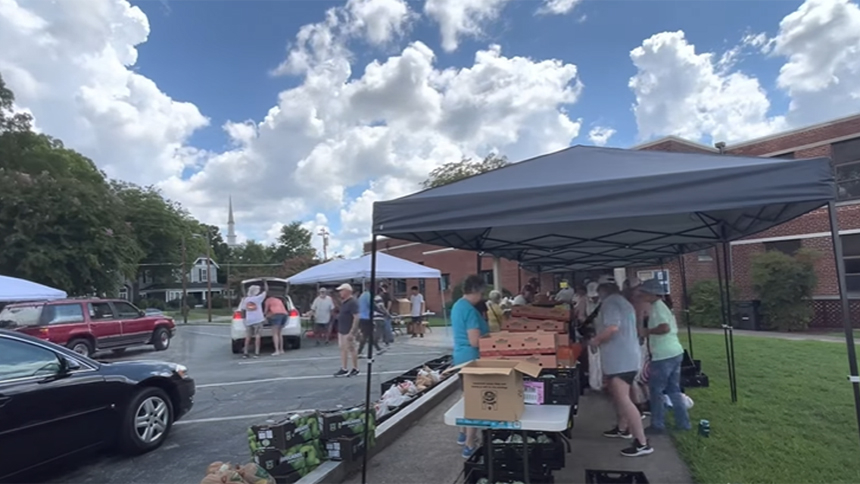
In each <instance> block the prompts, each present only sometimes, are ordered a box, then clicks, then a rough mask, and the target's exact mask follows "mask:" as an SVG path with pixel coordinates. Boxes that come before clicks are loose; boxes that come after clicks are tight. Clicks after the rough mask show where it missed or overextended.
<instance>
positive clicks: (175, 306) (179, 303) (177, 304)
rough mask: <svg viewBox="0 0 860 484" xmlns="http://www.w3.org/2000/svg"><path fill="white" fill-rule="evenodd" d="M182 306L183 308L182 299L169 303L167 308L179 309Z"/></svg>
mask: <svg viewBox="0 0 860 484" xmlns="http://www.w3.org/2000/svg"><path fill="white" fill-rule="evenodd" d="M180 306H182V298H181V297H178V298H176V299H171V300H170V301H167V307H168V308H170V309H179V307H180Z"/></svg>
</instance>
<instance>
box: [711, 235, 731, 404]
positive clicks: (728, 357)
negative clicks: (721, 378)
mask: <svg viewBox="0 0 860 484" xmlns="http://www.w3.org/2000/svg"><path fill="white" fill-rule="evenodd" d="M715 255H716V262H717V285H718V286H719V289H720V317H721V318H722V320H723V338H724V339H725V342H726V368H727V370H728V376H729V391H730V394H731V396H734V390H733V388H734V383H733V382H734V380H735V378H734V375H733V374H732V362H731V351H730V350H729V329H728V328H729V325H728V320H727V319H726V294H725V288H724V287H723V271H722V267H721V264H720V260H721V257H720V249H719V248H717V250H716V251H715ZM732 402H734V399H732Z"/></svg>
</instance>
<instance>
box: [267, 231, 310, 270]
mask: <svg viewBox="0 0 860 484" xmlns="http://www.w3.org/2000/svg"><path fill="white" fill-rule="evenodd" d="M312 237H313V234H311V231H310V230H308V229H306V228H304V227H302V224H301V222H292V223H290V224H288V225H284V226H283V227H281V234H280V235H279V236H278V241H277V242H276V243H275V250H274V253H273V254H272V256H273V258H274V261H275V262H283V261H286V260H290V259H303V258H313V257H314V256H315V255H316V250H315V249H314V248H313V246H312V245H311V238H312Z"/></svg>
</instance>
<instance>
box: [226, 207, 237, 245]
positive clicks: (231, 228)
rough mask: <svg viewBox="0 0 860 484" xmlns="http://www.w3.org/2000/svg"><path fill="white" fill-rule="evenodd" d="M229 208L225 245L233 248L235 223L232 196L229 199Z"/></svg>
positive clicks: (234, 243)
mask: <svg viewBox="0 0 860 484" xmlns="http://www.w3.org/2000/svg"><path fill="white" fill-rule="evenodd" d="M228 203H229V207H228V212H227V245H229V246H230V247H233V246H235V245H236V222H234V221H233V196H232V195H231V196H230V198H229V202H228Z"/></svg>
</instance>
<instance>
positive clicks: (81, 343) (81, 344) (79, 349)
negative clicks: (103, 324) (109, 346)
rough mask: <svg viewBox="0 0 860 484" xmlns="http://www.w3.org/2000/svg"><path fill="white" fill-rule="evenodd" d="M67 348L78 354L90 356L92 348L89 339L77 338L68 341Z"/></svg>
mask: <svg viewBox="0 0 860 484" xmlns="http://www.w3.org/2000/svg"><path fill="white" fill-rule="evenodd" d="M67 346H68V348H69V349H70V350H72V351H74V352H75V353H77V354H79V355H84V356H87V357H89V356H92V354H93V351H94V348H93V344H92V343H90V340H88V339H84V338H79V339H73V340H71V341H69V344H68V345H67Z"/></svg>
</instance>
